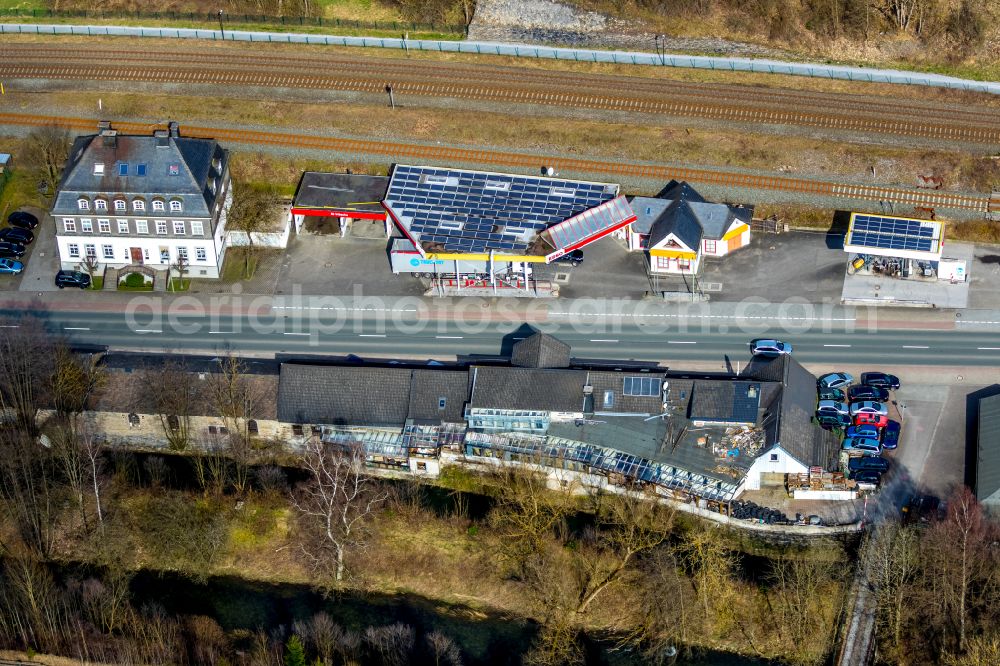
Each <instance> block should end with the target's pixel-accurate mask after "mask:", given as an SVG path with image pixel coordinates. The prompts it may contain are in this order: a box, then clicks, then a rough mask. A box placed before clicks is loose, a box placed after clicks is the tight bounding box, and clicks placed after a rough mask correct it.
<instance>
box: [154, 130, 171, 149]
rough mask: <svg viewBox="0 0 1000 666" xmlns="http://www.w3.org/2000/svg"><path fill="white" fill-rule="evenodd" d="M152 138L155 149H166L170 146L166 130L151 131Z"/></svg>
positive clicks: (168, 134)
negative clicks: (154, 140)
mask: <svg viewBox="0 0 1000 666" xmlns="http://www.w3.org/2000/svg"><path fill="white" fill-rule="evenodd" d="M153 137H154V138H155V139H156V147H157V148H166V147H167V146H169V145H170V132H168V131H167V130H160V129H158V130H153Z"/></svg>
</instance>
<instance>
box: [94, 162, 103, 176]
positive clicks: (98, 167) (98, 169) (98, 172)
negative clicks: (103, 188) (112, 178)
mask: <svg viewBox="0 0 1000 666" xmlns="http://www.w3.org/2000/svg"><path fill="white" fill-rule="evenodd" d="M94 175H95V176H103V175H104V163H103V162H94Z"/></svg>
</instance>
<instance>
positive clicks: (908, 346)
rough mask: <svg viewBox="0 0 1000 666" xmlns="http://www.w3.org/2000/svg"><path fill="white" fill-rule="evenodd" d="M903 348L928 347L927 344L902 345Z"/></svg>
mask: <svg viewBox="0 0 1000 666" xmlns="http://www.w3.org/2000/svg"><path fill="white" fill-rule="evenodd" d="M903 349H930V347H928V346H927V345H903Z"/></svg>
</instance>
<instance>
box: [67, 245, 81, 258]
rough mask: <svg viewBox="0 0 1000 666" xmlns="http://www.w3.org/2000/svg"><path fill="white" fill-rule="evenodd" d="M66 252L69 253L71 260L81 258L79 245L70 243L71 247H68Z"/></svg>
mask: <svg viewBox="0 0 1000 666" xmlns="http://www.w3.org/2000/svg"><path fill="white" fill-rule="evenodd" d="M66 252H67V253H69V257H70V259H79V258H80V244H79V243H70V244H69V245H67V246H66Z"/></svg>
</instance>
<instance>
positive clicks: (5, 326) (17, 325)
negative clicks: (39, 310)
mask: <svg viewBox="0 0 1000 666" xmlns="http://www.w3.org/2000/svg"><path fill="white" fill-rule="evenodd" d="M0 328H21V326H20V325H19V324H14V325H11V324H4V325H2V326H0Z"/></svg>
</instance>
